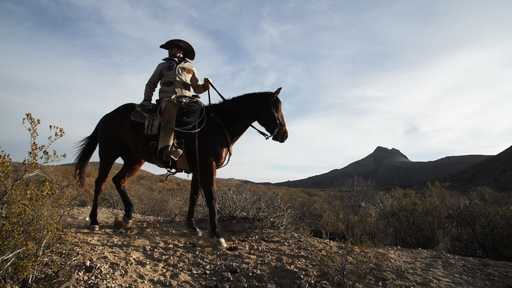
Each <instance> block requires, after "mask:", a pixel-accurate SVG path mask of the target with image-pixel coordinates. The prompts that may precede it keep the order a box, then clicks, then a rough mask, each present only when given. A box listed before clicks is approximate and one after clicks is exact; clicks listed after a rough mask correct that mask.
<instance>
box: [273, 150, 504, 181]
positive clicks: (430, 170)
mask: <svg viewBox="0 0 512 288" xmlns="http://www.w3.org/2000/svg"><path fill="white" fill-rule="evenodd" d="M491 158H493V156H486V155H466V156H448V157H444V158H442V159H439V160H435V161H427V162H414V161H410V160H409V158H407V156H405V155H404V154H403V153H402V152H400V150H398V149H395V148H392V149H388V148H385V147H381V146H378V147H377V148H376V149H375V150H374V151H373V152H372V153H371V154H370V155H368V156H366V157H364V158H363V159H361V160H358V161H356V162H353V163H351V164H349V165H347V166H346V167H344V168H341V169H335V170H332V171H330V172H327V173H325V174H321V175H317V176H312V177H308V178H306V179H301V180H295V181H287V182H281V183H274V184H273V185H277V186H287V187H293V188H299V187H300V188H314V189H329V188H334V187H335V186H336V185H337V183H341V182H343V181H344V180H346V179H349V178H353V177H354V176H357V177H362V178H365V179H371V180H374V181H375V183H376V184H377V186H379V187H382V188H390V187H403V186H412V185H415V184H424V183H426V182H427V181H436V180H441V179H448V178H447V176H448V175H451V174H453V173H456V172H460V171H462V170H464V169H467V168H469V167H471V166H474V165H476V164H478V163H481V162H482V161H484V160H488V159H491ZM510 158H511V160H512V151H511V153H510ZM510 163H511V165H512V162H510ZM510 173H511V174H512V169H511V172H510ZM464 175H465V174H464ZM511 176H512V175H511ZM511 182H512V181H511Z"/></svg>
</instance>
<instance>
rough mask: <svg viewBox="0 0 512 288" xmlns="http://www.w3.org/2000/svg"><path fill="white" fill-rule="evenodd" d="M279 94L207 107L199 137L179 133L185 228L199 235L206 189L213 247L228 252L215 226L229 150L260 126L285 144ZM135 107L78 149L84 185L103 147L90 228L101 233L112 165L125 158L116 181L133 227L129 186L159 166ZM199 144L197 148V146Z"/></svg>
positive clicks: (107, 119)
mask: <svg viewBox="0 0 512 288" xmlns="http://www.w3.org/2000/svg"><path fill="white" fill-rule="evenodd" d="M280 91H281V88H279V89H277V91H276V92H260V93H252V94H246V95H242V96H238V97H234V98H232V99H229V100H225V101H223V102H221V103H219V104H213V105H209V106H206V108H205V110H206V113H205V120H206V122H205V123H204V126H203V127H202V129H201V130H199V132H196V133H183V132H179V131H177V132H176V138H177V139H182V140H183V141H184V150H185V152H186V154H187V155H186V158H187V162H188V168H189V171H190V172H192V174H193V176H192V181H191V187H190V205H189V210H188V214H187V226H188V228H189V229H190V230H191V232H193V233H195V234H200V231H199V229H198V228H197V227H196V225H195V223H194V209H195V207H196V205H197V201H198V199H199V190H200V189H202V190H203V193H204V197H205V200H206V204H207V206H208V209H209V218H210V237H211V238H212V240H213V241H214V245H216V246H218V247H221V248H224V247H226V244H225V241H224V239H223V238H222V237H221V234H220V232H219V228H218V225H217V202H216V198H217V196H216V187H215V180H216V170H217V169H218V168H220V167H221V166H222V165H224V164H225V163H226V160H227V157H228V153H229V152H230V148H231V146H232V145H233V144H234V143H235V142H236V140H237V139H238V138H240V136H242V134H243V133H244V132H245V131H246V130H247V129H248V128H249V126H251V124H252V123H253V122H258V123H259V124H260V125H261V126H263V127H264V128H265V130H267V132H268V133H270V134H271V137H272V139H273V140H275V141H278V142H280V143H283V142H284V141H285V140H286V138H287V137H288V131H287V129H286V123H285V121H284V117H283V114H282V112H281V100H280V99H279V97H278V95H279V92H280ZM135 108H136V105H135V104H125V105H122V106H120V107H118V108H117V109H115V110H114V111H112V112H110V113H108V114H106V115H105V116H103V118H102V119H101V120H100V121H99V123H98V125H97V126H96V129H94V131H93V132H92V134H91V135H90V136H89V137H86V138H84V139H83V140H82V141H81V142H80V144H79V150H78V155H77V158H76V160H75V162H76V163H75V171H76V172H77V177H78V178H79V179H80V181H81V183H82V185H83V184H84V181H85V169H86V168H87V164H88V163H89V160H90V159H91V156H92V154H93V152H94V151H95V150H96V146H98V145H99V158H100V165H99V169H98V176H97V178H96V181H95V188H94V202H93V205H92V209H91V214H90V219H91V223H90V228H91V229H92V230H98V229H99V223H98V217H97V210H98V197H99V196H100V194H101V192H102V191H103V188H104V187H105V182H106V180H107V177H108V174H109V172H110V169H111V168H112V165H113V164H114V161H115V160H116V159H118V158H119V157H121V158H122V159H123V161H124V164H123V167H122V168H121V170H120V171H119V172H118V173H117V174H116V175H115V176H114V177H113V178H112V181H113V182H114V184H115V186H116V188H117V191H118V192H119V195H120V196H121V199H122V201H123V204H124V207H125V214H124V216H123V222H124V223H125V224H127V225H129V224H130V223H131V219H132V213H133V205H132V202H131V201H130V198H129V196H128V193H127V191H126V185H125V184H126V181H127V180H128V179H129V178H130V177H132V176H133V175H135V173H137V171H138V170H139V169H140V167H141V166H142V164H144V163H145V162H149V163H155V161H154V160H153V159H154V157H153V153H152V151H151V149H152V148H151V146H150V143H149V141H147V140H145V139H146V138H147V137H146V136H145V135H144V123H140V122H135V121H133V120H131V118H130V114H131V113H132V112H133V111H134V110H135ZM196 143H197V144H196Z"/></svg>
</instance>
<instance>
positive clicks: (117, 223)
mask: <svg viewBox="0 0 512 288" xmlns="http://www.w3.org/2000/svg"><path fill="white" fill-rule="evenodd" d="M131 224H132V220H130V219H128V218H126V217H124V216H123V217H121V216H116V218H115V219H114V228H115V229H117V230H120V229H125V228H129V227H130V225H131Z"/></svg>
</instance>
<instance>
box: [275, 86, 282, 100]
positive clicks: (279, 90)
mask: <svg viewBox="0 0 512 288" xmlns="http://www.w3.org/2000/svg"><path fill="white" fill-rule="evenodd" d="M281 89H282V87H279V88H278V89H277V90H276V92H274V98H277V96H279V93H281Z"/></svg>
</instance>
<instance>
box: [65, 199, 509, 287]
mask: <svg viewBox="0 0 512 288" xmlns="http://www.w3.org/2000/svg"><path fill="white" fill-rule="evenodd" d="M88 213H89V210H88V208H77V209H75V210H74V211H73V213H72V215H71V216H70V218H69V219H68V222H67V225H69V226H70V227H72V228H74V229H75V231H74V238H73V245H74V246H75V247H76V248H77V249H79V250H80V253H81V254H82V255H83V257H82V259H81V260H79V261H78V263H75V264H74V267H73V268H74V269H75V277H74V279H72V280H70V282H69V284H71V283H72V287H303V288H306V287H322V288H326V287H339V286H340V284H339V283H338V284H337V283H335V281H333V280H332V279H328V278H326V276H325V273H323V272H322V271H325V269H322V267H321V266H322V265H325V261H321V260H319V259H321V258H322V257H321V256H320V255H331V256H333V257H334V258H340V256H339V255H343V254H344V253H345V254H346V251H347V250H346V247H345V246H344V245H343V244H341V243H336V242H332V241H327V240H323V239H316V238H312V237H308V236H304V235H301V234H298V233H290V232H285V231H276V230H261V229H256V230H253V229H251V228H250V226H251V225H250V224H249V223H247V222H240V223H234V222H225V221H224V222H222V223H220V225H221V226H220V227H221V228H222V230H223V233H224V235H225V237H226V241H227V243H228V249H226V250H223V251H219V250H216V249H214V248H212V247H211V246H210V242H209V239H208V238H207V237H206V236H203V237H194V236H191V235H190V233H189V232H188V231H187V229H186V227H185V224H184V223H183V222H182V221H175V222H172V223H171V222H170V221H169V220H164V219H160V218H154V217H145V216H140V215H136V216H135V218H134V226H133V228H131V229H129V230H115V229H114V227H113V219H114V217H115V216H117V215H119V214H120V212H119V211H107V210H100V211H99V221H100V223H103V226H102V227H101V228H102V229H101V230H99V231H96V232H91V231H89V230H88V229H87V225H88V221H87V220H86V217H87V215H88ZM199 224H200V225H201V224H203V228H205V227H204V224H205V223H199ZM205 234H207V233H205ZM368 253H369V254H371V255H375V253H378V254H379V255H381V257H380V258H378V259H380V261H378V262H375V263H371V264H372V265H366V266H365V267H366V268H368V267H369V268H371V269H369V270H368V272H367V273H362V274H361V275H362V276H359V277H361V278H360V279H359V283H362V280H363V277H364V278H365V279H367V281H366V283H365V284H364V285H363V286H364V287H512V263H509V262H498V261H491V260H487V259H473V258H465V257H458V256H452V255H447V254H443V253H439V252H435V251H427V250H408V249H400V248H378V249H372V250H371V251H369V250H364V251H358V250H357V249H356V250H354V251H352V253H351V254H350V255H351V256H354V257H350V258H349V259H351V260H354V259H360V260H361V259H370V257H368V258H365V256H366V254H368ZM371 255H370V256H371ZM352 258H354V259H352ZM360 262H361V261H360ZM349 263H352V264H353V267H351V268H350V269H352V270H350V269H349V270H347V271H350V272H351V273H356V272H361V271H362V270H364V269H361V268H354V267H356V266H357V264H354V262H353V261H352V262H349ZM352 264H351V265H352ZM346 267H349V266H346ZM354 269H355V270H354ZM351 275H354V274H351ZM356 287H357V286H356Z"/></svg>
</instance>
